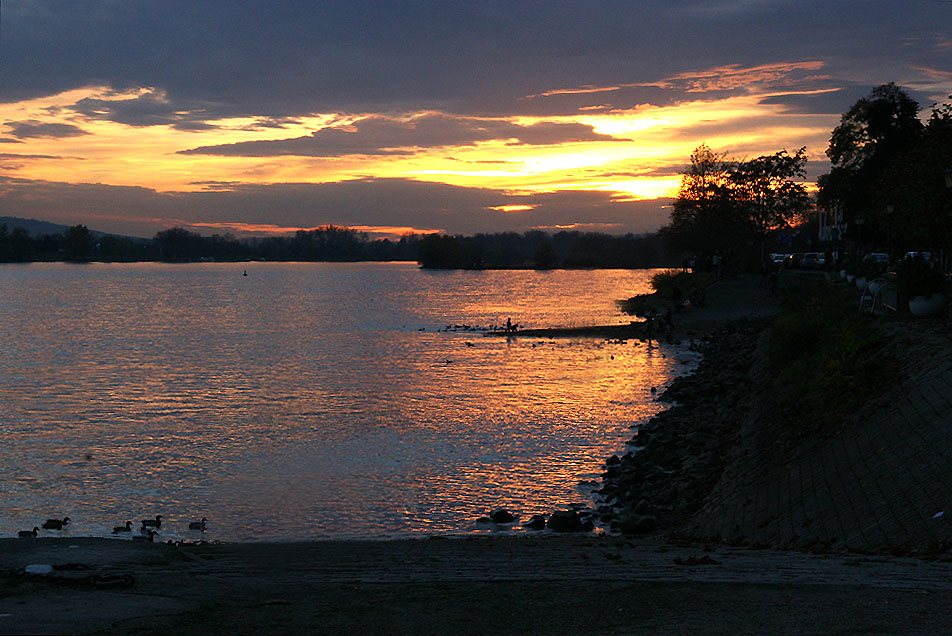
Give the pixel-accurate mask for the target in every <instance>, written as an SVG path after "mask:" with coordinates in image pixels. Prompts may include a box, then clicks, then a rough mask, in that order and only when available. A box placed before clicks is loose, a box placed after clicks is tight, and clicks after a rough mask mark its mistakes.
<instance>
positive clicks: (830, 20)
mask: <svg viewBox="0 0 952 636" xmlns="http://www.w3.org/2000/svg"><path fill="white" fill-rule="evenodd" d="M806 4H807V5H810V7H806V6H799V5H798V7H796V8H793V7H788V6H787V5H788V3H782V2H779V1H777V2H775V1H771V0H758V1H750V0H748V1H727V0H725V1H721V2H703V3H702V2H696V3H695V2H684V3H678V5H677V6H675V7H672V6H671V5H670V4H665V3H660V2H658V3H655V2H638V3H634V4H632V3H610V2H601V3H571V2H566V3H525V4H520V5H518V6H515V7H513V6H510V5H508V4H500V3H496V2H477V3H472V2H466V3H462V2H460V3H456V2H446V3H440V4H438V5H437V4H432V3H375V4H374V5H373V7H374V11H372V12H368V11H367V9H368V7H369V6H370V5H368V6H363V5H361V4H360V3H335V2H329V3H322V5H321V6H319V7H315V8H307V9H305V8H301V7H302V5H299V4H297V3H290V2H277V3H250V4H249V3H238V2H224V1H222V2H215V3H205V2H192V3H184V2H183V3H179V2H164V3H162V2H152V1H151V0H148V1H147V0H143V1H141V2H136V3H122V2H115V1H106V0H103V1H99V2H92V1H78V2H70V3H67V2H59V1H46V2H44V1H39V2H37V1H29V2H28V1H26V0H7V2H4V3H3V5H2V7H0V18H2V19H0V29H2V34H0V57H2V59H3V61H4V81H3V82H2V83H0V216H21V217H29V218H39V219H42V220H49V221H54V222H59V223H66V224H73V223H84V224H86V225H88V226H89V227H91V228H94V229H101V230H105V231H115V232H121V233H128V234H135V235H140V236H148V235H151V234H153V233H154V232H156V231H158V230H160V229H164V228H166V227H170V226H173V225H179V226H184V227H189V228H191V229H194V230H196V231H201V232H203V233H210V232H212V231H231V232H236V233H239V234H241V233H243V232H245V231H247V232H254V233H281V232H286V231H293V229H296V228H303V227H315V226H317V225H323V224H327V223H333V224H336V225H345V226H350V227H360V228H361V229H363V230H364V231H368V232H371V233H374V232H376V231H378V230H379V232H380V233H388V234H393V233H394V232H396V231H401V232H402V231H413V230H418V231H420V230H422V231H433V230H441V231H447V232H454V233H473V232H477V231H495V230H515V231H523V230H527V229H530V228H543V229H553V228H563V227H576V228H581V229H599V230H603V231H611V232H628V231H634V232H643V231H652V230H654V229H657V227H658V226H659V225H660V224H661V223H663V222H664V221H665V219H666V205H667V204H668V203H669V200H668V199H667V197H670V196H671V195H672V193H673V190H674V188H675V187H676V186H677V183H678V179H679V172H680V170H681V169H683V167H684V165H685V163H686V162H687V160H688V157H689V156H690V154H691V151H692V150H693V149H694V148H695V147H696V146H697V145H698V144H700V143H706V144H707V145H709V146H710V147H712V148H713V149H715V150H717V151H723V152H727V153H729V154H730V155H732V156H735V157H738V158H750V157H754V156H757V155H761V154H769V153H773V152H776V151H778V150H781V149H788V150H791V151H792V150H795V149H796V148H799V147H800V146H805V147H806V148H807V156H808V158H809V160H810V164H809V172H810V174H809V178H810V179H811V180H812V179H813V178H815V176H816V175H817V174H820V173H822V172H824V171H825V170H826V169H827V164H826V158H825V155H824V151H825V149H826V145H827V142H828V140H829V134H830V131H831V130H832V128H833V127H834V126H835V125H836V123H837V122H838V120H839V116H840V113H842V112H843V111H845V110H846V109H847V108H849V106H850V105H851V104H852V103H853V102H854V101H855V100H856V99H857V98H859V97H861V96H863V95H865V94H866V93H868V92H869V90H870V89H871V88H872V87H873V86H875V85H878V84H881V83H885V82H888V81H894V82H896V83H898V84H900V85H903V86H904V87H906V89H907V90H908V91H909V92H910V94H912V95H913V97H915V98H916V99H918V101H919V102H920V104H922V106H923V107H924V108H925V109H927V108H928V106H929V105H930V104H932V103H933V102H936V101H942V100H944V99H946V96H948V95H949V93H952V64H950V59H952V36H950V34H949V32H948V30H947V29H945V30H943V29H941V28H940V27H939V26H938V25H941V24H950V23H952V19H949V18H952V4H943V3H935V2H931V3H930V2H913V3H910V4H908V5H904V6H903V7H901V8H900V7H895V6H893V5H892V4H891V3H887V2H843V3H836V6H835V7H830V6H828V3H819V2H818V3H806ZM807 9H809V10H810V11H807ZM807 13H809V15H806V14H807ZM942 16H944V17H945V18H946V19H945V20H942V19H939V18H940V17H942ZM846 18H849V21H848V22H847V20H846ZM212 24H214V25H215V29H214V30H208V29H204V30H203V27H208V26H209V25H212ZM870 42H876V43H877V46H876V49H875V50H871V49H870V46H869V43H870Z"/></svg>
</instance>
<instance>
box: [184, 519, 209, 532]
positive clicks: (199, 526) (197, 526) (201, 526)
mask: <svg viewBox="0 0 952 636" xmlns="http://www.w3.org/2000/svg"><path fill="white" fill-rule="evenodd" d="M206 521H208V519H206V518H205V517H202V520H201V521H193V522H191V523H190V524H188V529H189V530H201V531H202V532H205V522H206Z"/></svg>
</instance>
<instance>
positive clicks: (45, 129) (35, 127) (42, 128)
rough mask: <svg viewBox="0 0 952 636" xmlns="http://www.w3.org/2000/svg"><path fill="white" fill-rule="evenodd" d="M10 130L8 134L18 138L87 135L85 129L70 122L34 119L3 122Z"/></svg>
mask: <svg viewBox="0 0 952 636" xmlns="http://www.w3.org/2000/svg"><path fill="white" fill-rule="evenodd" d="M4 125H5V126H6V127H7V128H9V129H10V130H9V131H8V134H11V135H13V136H14V137H17V138H19V139H30V138H33V137H54V138H60V137H78V136H80V135H87V134H89V133H87V132H86V131H85V130H83V129H82V128H80V127H79V126H74V125H72V124H50V123H43V122H39V121H34V120H32V119H31V120H27V121H8V122H6V123H5V124H4Z"/></svg>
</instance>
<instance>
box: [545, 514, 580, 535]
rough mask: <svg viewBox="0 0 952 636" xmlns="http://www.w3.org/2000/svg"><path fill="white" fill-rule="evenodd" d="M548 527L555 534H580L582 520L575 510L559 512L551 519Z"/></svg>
mask: <svg viewBox="0 0 952 636" xmlns="http://www.w3.org/2000/svg"><path fill="white" fill-rule="evenodd" d="M548 526H549V529H550V530H552V531H554V532H580V531H581V530H582V519H581V518H580V517H579V516H578V513H577V512H575V511H574V510H557V511H556V512H553V513H552V516H550V517H549V522H548Z"/></svg>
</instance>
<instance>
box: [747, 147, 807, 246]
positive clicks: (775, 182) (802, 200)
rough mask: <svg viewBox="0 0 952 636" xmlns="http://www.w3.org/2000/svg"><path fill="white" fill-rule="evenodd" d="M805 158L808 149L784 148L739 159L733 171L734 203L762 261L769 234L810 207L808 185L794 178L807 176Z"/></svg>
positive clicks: (791, 221)
mask: <svg viewBox="0 0 952 636" xmlns="http://www.w3.org/2000/svg"><path fill="white" fill-rule="evenodd" d="M806 160H807V158H806V148H800V149H799V150H797V152H796V153H794V154H792V155H791V154H788V153H787V151H786V150H781V151H780V152H776V153H774V154H772V155H764V156H761V157H757V158H756V159H751V160H750V161H743V162H740V163H738V164H737V165H736V167H735V168H734V169H733V170H732V171H731V173H730V180H729V188H730V189H731V190H732V197H731V198H732V200H733V204H734V205H736V206H738V209H739V210H740V213H741V217H742V218H743V221H744V223H745V224H746V225H747V227H748V229H749V231H750V234H751V237H752V238H753V240H754V241H755V242H756V243H757V245H758V246H759V248H760V256H759V258H760V260H761V261H763V259H764V256H765V255H764V245H765V243H766V240H767V237H768V235H769V234H770V233H771V232H773V231H775V230H779V229H781V228H784V227H787V226H789V225H792V224H795V223H796V222H799V221H800V220H802V215H803V214H804V213H805V212H806V211H807V210H808V209H810V206H811V202H810V196H809V195H808V194H807V189H806V186H804V185H803V183H797V182H796V181H794V179H797V178H799V179H803V178H805V177H806V172H805V171H804V169H803V167H804V165H805V164H806Z"/></svg>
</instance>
